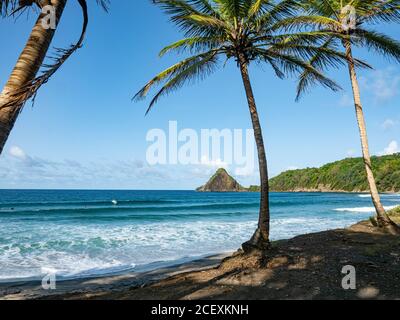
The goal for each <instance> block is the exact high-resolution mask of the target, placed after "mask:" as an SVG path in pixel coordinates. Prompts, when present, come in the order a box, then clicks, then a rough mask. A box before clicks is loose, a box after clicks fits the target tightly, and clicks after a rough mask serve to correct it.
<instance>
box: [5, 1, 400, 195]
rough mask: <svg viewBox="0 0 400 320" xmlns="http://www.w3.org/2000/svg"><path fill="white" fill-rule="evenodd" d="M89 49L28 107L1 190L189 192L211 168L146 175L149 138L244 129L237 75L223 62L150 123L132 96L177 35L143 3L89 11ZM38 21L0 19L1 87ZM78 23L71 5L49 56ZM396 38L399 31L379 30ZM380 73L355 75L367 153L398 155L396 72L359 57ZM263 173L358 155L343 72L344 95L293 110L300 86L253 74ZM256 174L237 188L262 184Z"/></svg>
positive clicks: (156, 170) (338, 75)
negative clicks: (153, 132)
mask: <svg viewBox="0 0 400 320" xmlns="http://www.w3.org/2000/svg"><path fill="white" fill-rule="evenodd" d="M90 16H91V21H90V26H89V31H88V34H87V38H86V42H85V46H84V47H83V48H82V49H81V50H80V51H79V52H77V53H76V54H75V55H74V56H73V57H72V58H71V59H70V60H69V61H68V62H67V63H66V64H65V65H64V66H63V67H62V69H61V70H60V71H59V72H58V73H57V74H56V76H54V78H52V79H51V81H50V82H49V83H48V84H47V85H46V86H45V87H43V88H42V89H41V90H40V93H39V95H38V97H37V100H36V104H35V106H34V107H33V108H32V107H31V105H30V104H27V106H26V108H25V109H24V111H23V113H22V115H21V116H20V118H19V120H18V122H17V124H16V126H15V128H14V130H13V132H12V134H11V137H10V139H9V141H8V143H7V145H6V148H5V151H4V153H3V154H2V155H1V157H0V188H96V189H193V188H194V187H197V186H199V185H200V184H202V183H203V182H204V181H205V180H206V179H207V177H208V176H209V175H210V174H211V172H212V171H213V170H215V168H214V167H212V166H207V165H199V166H183V165H176V166H168V165H167V166H160V165H159V166H149V165H148V164H147V163H146V158H145V155H146V149H147V147H148V146H149V143H148V142H146V134H147V132H148V131H149V130H150V129H153V128H162V129H166V128H167V127H168V122H169V121H171V120H173V121H177V122H178V126H179V128H180V129H184V128H193V129H195V130H198V131H199V130H200V129H202V128H206V129H207V128H210V129H212V128H217V129H224V128H231V129H234V128H242V129H247V128H250V127H251V123H250V117H249V114H248V108H247V105H246V100H245V95H244V92H243V88H242V83H241V78H240V74H239V71H238V70H237V68H236V66H235V65H234V64H233V63H228V64H227V65H226V67H225V68H223V69H221V70H220V71H218V72H217V73H215V74H214V75H212V76H210V77H209V78H207V79H206V80H205V81H203V82H201V83H198V84H195V85H191V86H187V87H184V88H182V89H181V90H180V91H178V92H177V93H176V94H174V95H171V96H169V97H167V98H164V99H163V100H161V101H160V102H159V104H158V105H157V106H156V107H155V109H154V110H153V111H152V112H151V113H150V115H149V116H147V117H145V116H144V112H145V110H146V102H141V103H132V102H131V97H132V95H133V94H134V93H135V91H137V90H138V89H140V87H141V86H142V85H143V84H144V83H145V82H146V81H147V80H149V78H151V77H152V76H153V75H155V74H156V73H157V72H158V71H161V70H162V69H163V68H165V67H167V66H169V65H170V64H172V63H174V62H175V61H177V57H176V56H173V55H172V56H167V57H164V58H162V59H160V58H158V52H159V50H160V49H161V48H162V47H163V46H165V45H167V44H169V43H170V42H172V41H175V40H178V39H179V38H180V34H179V32H178V30H177V29H176V28H175V27H174V26H172V25H171V24H170V23H169V22H168V20H167V17H166V16H165V15H163V14H162V13H161V12H160V10H159V9H158V8H157V7H155V6H153V5H151V4H150V1H145V0H140V1H127V0H124V1H114V3H113V4H112V6H111V10H110V12H109V13H108V14H107V13H105V12H103V11H102V10H101V9H100V8H98V7H96V5H95V4H94V1H91V4H90ZM34 18H35V15H34V14H31V15H30V16H29V17H21V18H19V19H18V20H17V21H14V20H13V19H2V20H0V38H1V39H3V43H7V45H6V47H2V48H1V50H0V61H1V63H0V86H3V85H4V83H5V82H6V80H7V77H8V76H9V74H10V72H11V70H12V67H13V66H14V64H15V61H16V59H17V57H18V55H19V53H20V51H21V50H22V48H23V46H24V43H25V41H26V39H27V37H28V35H29V32H30V30H31V27H32V25H33V23H34ZM80 23H81V14H80V11H79V7H78V5H77V4H76V3H75V2H74V1H70V2H69V4H68V7H67V9H66V12H65V15H64V16H63V19H62V22H61V24H60V26H59V30H58V31H57V34H56V37H55V40H54V43H53V46H55V47H65V46H68V45H69V44H70V43H72V42H73V41H74V40H75V39H76V38H77V37H78V35H79V31H80V26H81V25H80ZM379 29H381V30H384V31H385V32H386V33H388V34H390V35H391V36H393V37H395V38H397V39H398V38H399V35H400V32H399V31H400V27H399V26H397V25H392V26H388V25H385V26H380V27H379ZM356 54H357V55H358V56H359V57H362V58H367V59H368V61H369V62H370V63H371V64H372V65H373V66H374V67H375V70H372V71H370V70H368V71H362V72H360V83H361V88H362V99H363V103H364V108H365V113H366V119H367V124H368V130H369V139H370V146H371V152H372V153H373V154H382V153H391V152H395V151H399V147H400V108H399V107H400V106H399V103H398V101H399V94H400V92H399V91H400V90H399V88H400V65H398V64H396V63H394V62H392V61H387V60H385V59H384V58H381V57H378V56H376V55H374V54H371V53H368V52H366V51H356ZM250 71H251V78H252V80H253V85H254V91H255V95H256V99H257V103H258V108H259V112H260V118H261V122H262V126H263V130H264V138H265V142H266V147H267V156H268V160H269V169H270V172H271V175H276V174H278V173H279V172H281V171H284V170H286V169H288V168H304V167H309V166H319V165H321V164H324V163H326V162H330V161H334V160H339V159H342V158H345V157H347V156H357V155H359V154H360V152H359V150H360V146H359V139H358V130H357V126H356V122H355V115H354V110H353V106H352V102H351V91H350V83H349V80H348V74H347V72H346V69H345V68H343V69H341V70H334V71H332V72H331V73H330V75H331V76H332V77H333V78H334V79H335V80H336V81H338V82H339V83H340V84H341V85H342V87H343V88H344V89H345V90H344V91H343V92H339V93H332V92H330V91H328V90H325V89H322V88H314V89H313V90H312V91H311V92H310V93H309V94H308V95H306V96H304V98H303V99H302V100H301V101H300V102H299V103H296V102H295V101H294V100H295V86H296V85H295V80H294V79H288V80H279V79H277V78H276V77H275V76H274V74H273V72H272V71H271V69H270V68H269V67H268V66H263V67H262V68H260V67H257V66H254V67H252V68H251V70H250ZM257 177H258V175H257V172H254V173H253V174H248V175H245V176H241V177H238V178H239V180H240V181H241V182H242V183H243V184H245V185H246V184H256V183H258V179H257Z"/></svg>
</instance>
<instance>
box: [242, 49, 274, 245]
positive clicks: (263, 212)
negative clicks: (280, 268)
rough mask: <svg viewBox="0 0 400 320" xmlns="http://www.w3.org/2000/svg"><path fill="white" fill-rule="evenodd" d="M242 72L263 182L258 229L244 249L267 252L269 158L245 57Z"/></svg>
mask: <svg viewBox="0 0 400 320" xmlns="http://www.w3.org/2000/svg"><path fill="white" fill-rule="evenodd" d="M239 65H240V72H241V74H242V79H243V84H244V88H245V91H246V96H247V102H248V104H249V110H250V115H251V121H252V124H253V129H254V137H255V141H256V144H257V152H258V164H259V169H260V181H261V200H260V214H259V220H258V228H257V230H256V232H255V233H254V235H253V237H252V238H251V239H250V240H249V241H248V242H246V243H244V244H243V245H242V246H243V249H244V251H245V252H247V251H251V250H252V249H254V248H257V249H261V250H265V249H268V247H269V244H270V243H269V229H270V211H269V182H268V168H267V158H266V156H265V148H264V140H263V136H262V130H261V125H260V120H259V117H258V112H257V107H256V102H255V99H254V94H253V89H252V87H251V82H250V77H249V72H248V65H247V62H246V59H245V58H244V57H239Z"/></svg>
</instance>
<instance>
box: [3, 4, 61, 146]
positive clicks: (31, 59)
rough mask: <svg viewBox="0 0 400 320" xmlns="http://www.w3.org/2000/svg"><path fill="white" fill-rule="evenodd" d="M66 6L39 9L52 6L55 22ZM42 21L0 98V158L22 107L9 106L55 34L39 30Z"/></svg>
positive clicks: (38, 63) (37, 68) (33, 75)
mask: <svg viewBox="0 0 400 320" xmlns="http://www.w3.org/2000/svg"><path fill="white" fill-rule="evenodd" d="M66 2H67V0H45V1H42V5H52V6H54V8H55V12H56V17H57V22H58V21H59V20H60V18H61V15H62V13H63V11H64V8H65V5H66ZM45 17H46V14H45V13H41V14H40V15H39V18H38V19H37V21H36V24H35V26H34V27H33V29H32V32H31V34H30V37H29V39H28V42H27V43H26V45H25V48H24V50H23V51H22V53H21V55H20V57H19V58H18V61H17V63H16V65H15V67H14V70H13V71H12V73H11V75H10V78H9V79H8V81H7V83H6V85H5V86H4V89H3V91H2V92H1V94H0V154H1V153H2V151H3V149H4V145H5V144H6V142H7V139H8V136H9V135H10V132H11V130H12V128H13V126H14V124H15V121H16V120H17V117H18V115H19V113H20V111H21V109H22V107H23V104H14V103H13V102H12V101H13V98H14V97H13V95H14V94H15V93H17V92H19V91H20V90H21V89H23V88H24V86H25V85H26V84H28V83H29V82H30V81H32V80H33V79H35V77H36V74H37V73H38V71H39V70H40V67H41V66H42V64H43V61H44V59H45V57H46V53H47V51H48V49H49V46H50V43H51V41H52V39H53V36H54V33H55V29H52V28H44V27H43V26H42V21H43V20H42V19H43V18H45Z"/></svg>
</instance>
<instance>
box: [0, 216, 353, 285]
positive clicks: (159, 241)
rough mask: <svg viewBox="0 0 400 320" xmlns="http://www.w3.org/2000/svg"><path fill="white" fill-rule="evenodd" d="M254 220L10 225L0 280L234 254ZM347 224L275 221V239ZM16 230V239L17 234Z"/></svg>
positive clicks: (2, 245) (1, 247) (0, 251)
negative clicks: (225, 253)
mask: <svg viewBox="0 0 400 320" xmlns="http://www.w3.org/2000/svg"><path fill="white" fill-rule="evenodd" d="M254 218H255V219H254V220H253V221H191V222H168V223H167V222H163V223H145V224H137V225H132V224H128V223H127V224H119V225H97V224H92V225H90V224H89V225H71V224H69V225H62V224H56V223H52V224H50V225H46V226H40V225H32V224H31V225H30V226H29V227H28V226H25V225H24V224H18V225H12V224H10V226H9V228H8V229H7V230H8V231H7V234H6V235H5V237H4V238H3V239H4V240H6V241H4V242H0V266H1V268H0V280H2V281H10V280H18V279H41V277H43V275H44V273H46V272H48V271H49V270H51V271H52V273H55V274H56V275H57V279H61V280H63V279H71V278H77V277H88V276H96V275H100V274H109V273H120V272H124V271H127V270H141V271H142V270H146V268H147V270H148V269H154V268H157V267H159V266H160V265H163V264H164V265H168V264H173V263H174V262H175V261H177V260H179V261H182V259H186V260H190V259H193V258H195V257H199V256H205V255H210V254H215V253H221V252H226V251H233V250H236V249H237V248H239V247H240V245H241V243H243V242H244V241H246V240H247V239H248V238H249V237H250V236H251V234H252V233H253V231H254V230H255V228H256V215H255V216H254ZM348 224H350V222H347V221H345V220H340V219H335V218H333V217H332V218H326V217H288V218H275V219H273V220H272V222H271V230H272V234H271V238H272V239H274V240H275V239H283V238H291V237H293V236H296V235H299V234H302V233H307V232H317V231H322V230H327V229H330V228H339V227H344V226H346V225H348ZM17 230H18V234H19V237H18V239H16V237H15V234H17V233H13V231H14V232H15V231H17ZM32 230H35V232H34V234H33V233H32ZM49 230H51V232H49ZM135 267H136V268H135Z"/></svg>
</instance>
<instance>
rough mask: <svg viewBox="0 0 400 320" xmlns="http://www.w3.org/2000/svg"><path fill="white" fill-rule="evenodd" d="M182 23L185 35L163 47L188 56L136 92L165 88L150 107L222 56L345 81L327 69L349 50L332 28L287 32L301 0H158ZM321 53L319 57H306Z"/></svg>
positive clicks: (330, 84) (215, 65)
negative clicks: (340, 46) (334, 40)
mask: <svg viewBox="0 0 400 320" xmlns="http://www.w3.org/2000/svg"><path fill="white" fill-rule="evenodd" d="M153 3H155V4H156V5H158V6H159V7H160V8H161V9H162V10H163V11H164V12H165V13H166V14H167V15H168V16H169V17H170V20H171V21H172V22H173V23H174V24H175V25H177V26H178V27H179V29H180V31H181V32H182V33H183V35H184V38H183V39H181V40H179V41H177V42H175V43H173V44H170V45H168V46H167V47H165V48H164V49H162V50H161V52H160V56H163V55H165V54H167V53H171V52H173V53H176V54H185V55H186V58H184V59H183V60H181V61H180V62H178V63H176V64H175V65H173V66H171V67H170V68H168V69H166V70H164V71H163V72H161V73H159V74H158V75H157V76H155V77H154V78H153V79H152V80H150V81H149V82H148V83H147V84H146V85H145V86H144V87H143V88H142V89H141V90H140V91H139V92H138V93H137V94H136V95H135V97H134V99H136V100H139V99H142V98H145V97H146V96H147V94H148V93H149V91H150V89H152V87H154V86H160V87H161V88H160V89H159V90H158V91H157V92H156V94H155V95H154V97H153V99H152V100H151V102H150V105H149V108H148V110H147V112H149V111H150V109H151V108H152V107H153V106H154V104H155V103H156V102H157V101H158V100H159V98H160V97H162V96H164V95H167V94H169V93H171V92H173V91H174V90H176V89H178V88H180V87H181V86H183V85H184V84H186V83H188V82H191V81H194V80H197V79H203V78H204V77H205V76H207V75H209V74H210V73H212V72H214V71H215V70H217V69H218V68H219V67H221V66H223V65H224V63H222V62H223V61H226V60H229V59H234V60H235V61H236V62H237V63H240V62H243V61H244V62H245V63H246V64H249V63H251V62H256V63H267V64H269V65H270V66H271V68H272V69H273V70H274V71H275V74H276V75H277V76H278V77H280V78H282V77H285V76H288V75H293V74H297V75H300V74H301V73H302V72H304V71H305V70H306V71H307V72H308V84H311V83H314V82H319V83H321V84H322V85H324V86H325V87H328V88H331V89H333V90H338V89H339V88H340V87H339V86H338V85H337V84H336V83H335V82H333V81H332V80H330V79H328V78H327V77H325V76H324V74H323V73H322V71H321V70H322V69H323V68H325V67H327V66H338V65H339V64H341V63H342V62H343V60H344V58H345V57H344V55H343V54H342V53H340V52H338V51H337V50H336V48H335V47H334V45H333V44H332V45H331V43H328V44H326V41H327V40H328V39H329V37H330V34H327V33H326V32H319V31H304V32H296V33H293V32H289V33H287V32H283V31H282V26H281V24H282V21H285V20H286V19H295V18H296V10H297V9H298V6H297V3H296V2H295V1H292V0H283V1H279V2H276V1H271V0H154V1H153ZM317 54H318V55H319V59H318V63H316V64H314V65H312V64H310V63H306V62H305V61H308V60H310V59H311V58H312V57H314V56H315V55H317Z"/></svg>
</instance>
